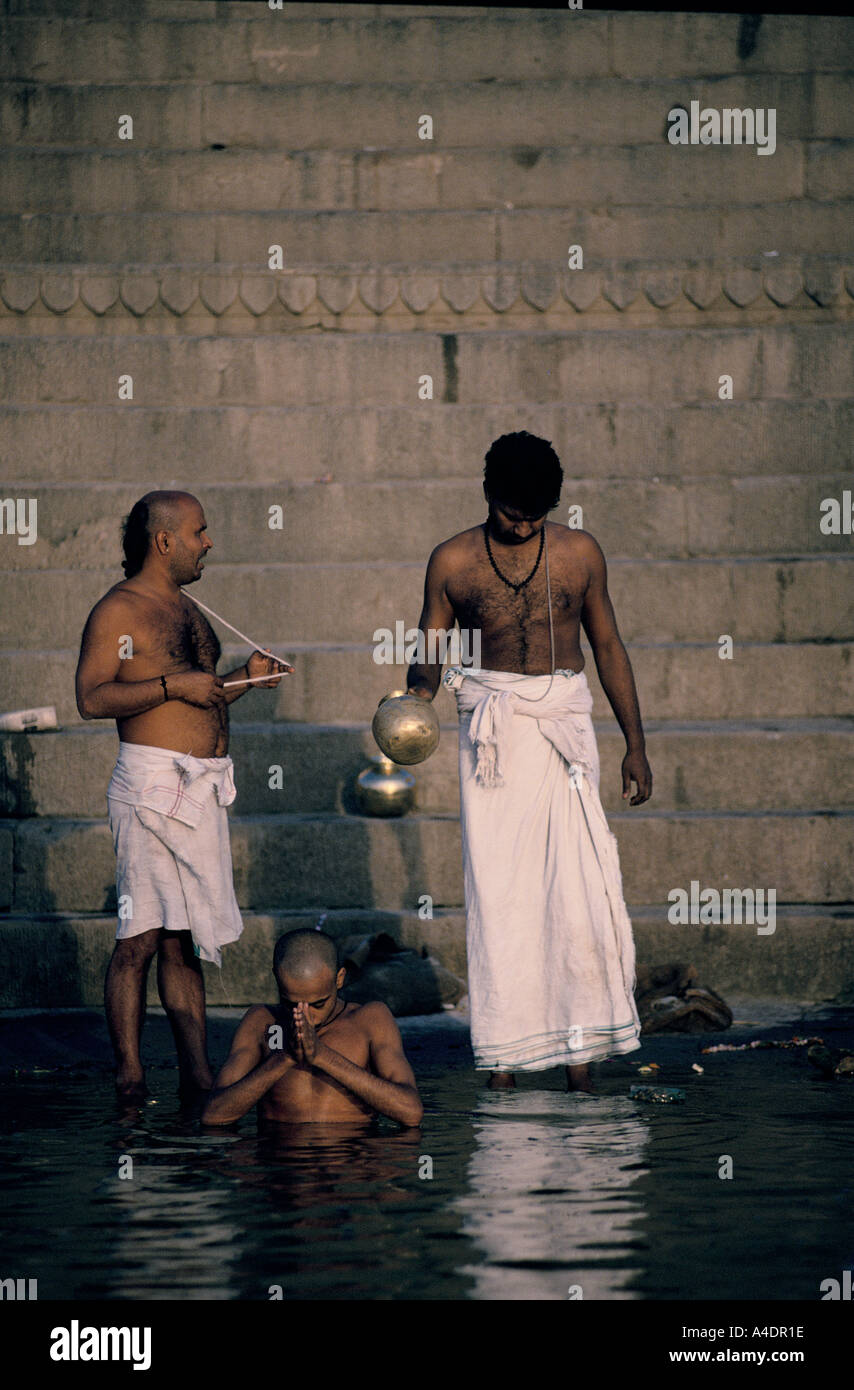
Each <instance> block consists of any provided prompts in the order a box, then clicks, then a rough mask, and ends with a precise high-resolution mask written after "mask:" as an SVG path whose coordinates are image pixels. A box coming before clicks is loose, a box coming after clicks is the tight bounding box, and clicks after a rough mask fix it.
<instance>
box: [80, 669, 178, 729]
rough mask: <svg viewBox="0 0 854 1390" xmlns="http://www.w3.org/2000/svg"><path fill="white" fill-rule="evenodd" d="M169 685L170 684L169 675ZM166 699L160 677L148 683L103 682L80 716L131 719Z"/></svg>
mask: <svg viewBox="0 0 854 1390" xmlns="http://www.w3.org/2000/svg"><path fill="white" fill-rule="evenodd" d="M166 684H167V686H168V684H169V677H168V675H167V677H166ZM165 700H166V696H165V694H164V693H163V684H162V682H161V680H160V677H159V676H152V677H151V678H150V680H145V681H104V683H103V685H96V686H95V689H94V690H92V691H91V692H90V694H89V697H88V699H87V700H86V704H85V710H84V709H81V710H80V713H81V714H82V715H83V718H84V719H129V718H131V716H132V715H134V714H145V712H146V710H150V709H155V708H156V706H157V705H162V704H164V703H165Z"/></svg>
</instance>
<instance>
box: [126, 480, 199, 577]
mask: <svg viewBox="0 0 854 1390" xmlns="http://www.w3.org/2000/svg"><path fill="white" fill-rule="evenodd" d="M205 530H206V524H205V516H204V511H203V509H202V504H201V502H200V501H199V499H198V497H194V496H193V494H192V493H191V492H181V491H177V490H168V491H167V490H165V489H164V490H159V491H156V492H147V493H146V494H145V496H144V497H140V499H139V501H138V502H135V503H134V504H133V506H132V507H131V509H130V512H129V513H128V515H127V517H126V518H125V522H124V526H123V528H122V548H123V550H124V553H125V558H124V562H123V565H122V568H123V569H124V572H125V578H126V579H133V577H134V575H137V574H139V572H140V570H141V569H142V568H143V566H144V565H145V564H146V562H147V561H149V559H153V560H156V559H157V552H158V550H162V551H163V552H165V553H168V555H169V558H170V561H174V560H176V559H177V561H178V563H179V565H180V574H178V575H173V577H174V578H175V579H176V581H177V582H178V583H181V584H185V583H188V582H192V580H193V579H194V578H198V577H199V576H198V575H197V574H196V565H197V563H198V559H199V557H200V555H201V554H203V553H204V547H205V546H208V547H209V546H210V542H209V541H205V540H202V539H201V537H203V535H204V532H205ZM164 531H166V532H168V533H169V535H170V536H171V537H173V543H172V544H171V545H170V544H169V543H168V542H166V541H164V542H163V544H162V545H161V544H160V543H159V542H158V543H155V537H156V536H158V535H162V533H163V532H164ZM200 547H201V548H200Z"/></svg>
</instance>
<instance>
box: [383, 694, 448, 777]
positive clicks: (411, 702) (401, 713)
mask: <svg viewBox="0 0 854 1390" xmlns="http://www.w3.org/2000/svg"><path fill="white" fill-rule="evenodd" d="M371 732H372V733H373V735H374V738H375V739H376V742H377V744H378V746H379V747H380V748H381V749H382V751H383V752H384V753H385V755H386V757H387V758H390V759H391V760H392V762H394V763H398V764H401V763H402V764H403V765H404V766H409V765H410V764H412V763H423V762H424V759H425V758H429V756H430V754H431V753H432V752H433V751H434V749H435V748H436V746H437V744H438V742H439V717H438V715H437V714H436V711H435V709H434V708H433V705H432V704H431V703H430V701H429V700H422V699H421V698H420V696H418V695H407V693H406V691H405V690H392V691H391V692H390V693H389V694H388V695H384V696H383V697H382V699H381V700H380V702H379V705H378V706H377V712H376V714H375V715H374V719H373V723H372V724H371Z"/></svg>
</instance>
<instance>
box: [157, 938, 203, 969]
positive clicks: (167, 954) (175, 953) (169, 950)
mask: <svg viewBox="0 0 854 1390" xmlns="http://www.w3.org/2000/svg"><path fill="white" fill-rule="evenodd" d="M160 958H161V960H166V961H175V962H176V963H177V962H180V963H181V964H182V965H193V966H198V968H199V969H201V966H200V965H199V959H198V956H197V955H196V953H195V951H194V950H193V937H192V933H191V932H189V931H167V930H166V929H165V928H164V930H163V931H162V932H161V933H160Z"/></svg>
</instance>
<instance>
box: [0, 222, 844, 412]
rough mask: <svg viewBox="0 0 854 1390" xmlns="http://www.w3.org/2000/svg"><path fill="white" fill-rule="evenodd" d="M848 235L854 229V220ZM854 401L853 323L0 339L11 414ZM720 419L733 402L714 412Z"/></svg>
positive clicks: (0, 369) (1, 367) (0, 360)
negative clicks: (57, 409)
mask: <svg viewBox="0 0 854 1390" xmlns="http://www.w3.org/2000/svg"><path fill="white" fill-rule="evenodd" d="M852 226H854V221H852ZM721 374H726V375H728V376H730V377H732V380H733V389H734V396H735V397H736V398H737V399H739V400H742V401H744V400H757V399H765V400H768V399H769V398H782V399H785V398H793V397H798V398H801V399H803V398H810V397H818V398H820V399H822V400H833V399H840V398H846V399H848V398H850V395H851V383H852V380H854V334H852V333H851V332H850V330H849V329H848V327H847V326H846V324H845V323H829V324H801V325H798V326H797V327H794V326H790V325H786V324H773V325H768V326H765V327H751V328H706V329H704V328H699V327H698V328H694V329H690V330H687V329H682V328H674V329H669V330H668V329H662V328H644V329H625V328H615V329H608V330H598V331H593V332H589V333H576V332H567V333H560V332H556V333H555V332H553V333H549V332H530V333H526V334H525V336H524V339H523V340H521V342H520V338H519V335H518V334H517V333H514V332H512V331H500V332H494V333H489V334H482V333H481V334H479V333H459V334H452V335H443V334H437V333H430V334H427V333H413V332H404V333H394V332H388V333H382V334H377V333H357V332H352V333H325V334H318V335H315V334H300V335H294V334H291V335H287V334H285V335H263V334H260V335H244V336H241V337H240V338H227V337H225V338H217V337H215V336H206V337H184V336H182V337H175V336H168V335H162V334H157V335H155V334H151V335H140V336H136V337H134V336H126V335H121V336H119V335H116V336H114V337H109V338H103V337H101V338H95V337H92V336H81V337H75V338H74V339H73V352H70V351H69V339H68V338H67V337H45V338H35V339H25V340H22V339H21V338H19V337H14V336H13V337H6V338H0V376H2V378H3V380H4V388H5V398H6V402H7V404H15V405H27V404H36V403H38V404H41V405H46V404H56V405H63V404H64V405H83V404H92V405H96V406H97V405H104V404H108V403H110V404H115V403H118V399H119V398H118V391H119V377H120V376H126V375H130V376H132V378H133V382H134V395H133V402H128V410H129V411H130V410H131V409H133V405H134V404H137V405H145V406H148V407H152V406H164V405H167V406H168V405H172V404H176V405H183V406H187V405H188V404H190V403H192V404H193V405H194V406H196V407H197V408H198V407H201V406H211V407H222V406H224V405H229V404H234V405H240V406H247V405H278V406H282V405H300V406H302V407H305V406H306V405H321V404H322V405H329V406H335V405H338V406H343V405H357V406H358V407H360V408H364V407H365V406H370V405H382V406H389V405H408V406H410V407H412V408H416V407H417V408H419V409H420V410H421V411H423V412H424V414H425V416H426V415H428V414H429V413H430V410H431V409H432V402H431V401H428V400H424V401H421V402H420V403H419V399H418V390H419V382H420V381H421V379H422V378H423V377H424V376H429V377H430V378H431V381H432V389H433V394H434V397H435V398H437V399H440V400H444V401H446V402H451V401H452V402H454V403H457V402H460V401H462V402H466V403H473V402H475V401H476V402H478V403H479V404H481V405H484V404H486V403H488V402H493V403H497V402H499V401H501V402H502V403H504V404H505V405H508V404H510V403H515V402H519V403H520V404H521V403H522V402H524V404H525V408H526V409H530V408H531V405H532V403H539V404H543V405H544V404H547V403H552V402H556V401H558V400H563V399H565V397H566V396H568V395H571V396H572V398H573V400H574V401H575V402H576V403H577V404H582V403H596V404H601V403H602V402H603V401H613V402H620V403H628V402H635V403H641V402H642V403H644V404H646V405H649V404H651V403H653V402H659V401H660V402H662V403H664V404H667V405H673V404H676V403H679V402H685V403H688V402H692V403H699V402H707V403H711V402H712V401H719V397H718V392H719V390H720V383H719V377H720V376H721ZM719 405H720V409H721V412H722V413H724V412H725V411H726V409H727V402H726V401H719Z"/></svg>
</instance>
